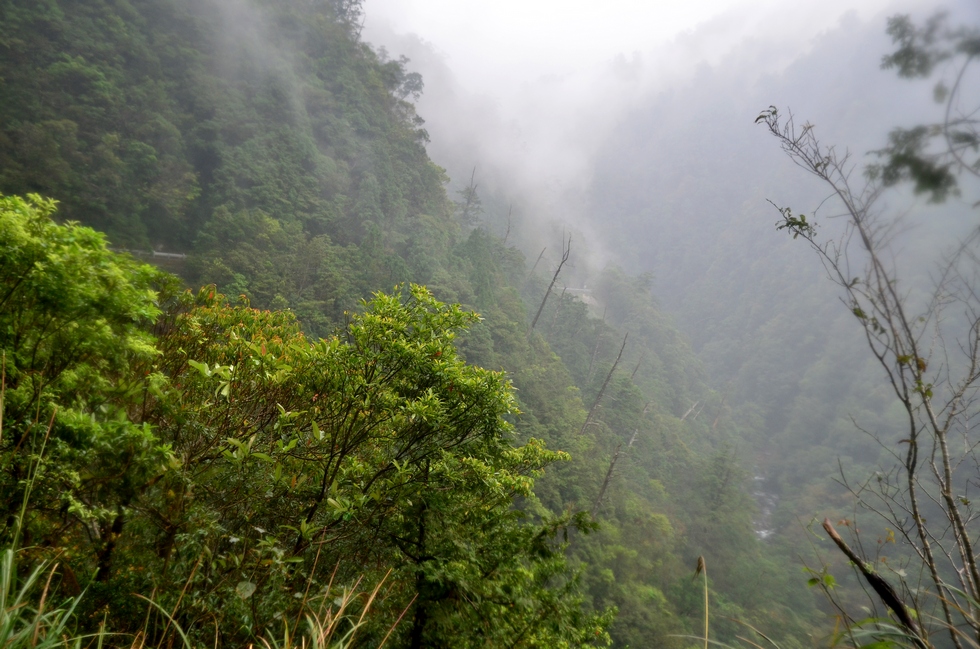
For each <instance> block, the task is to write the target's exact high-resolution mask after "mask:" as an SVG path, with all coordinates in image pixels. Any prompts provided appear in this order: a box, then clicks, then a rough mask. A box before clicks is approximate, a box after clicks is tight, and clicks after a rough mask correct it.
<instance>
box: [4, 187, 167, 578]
mask: <svg viewBox="0 0 980 649" xmlns="http://www.w3.org/2000/svg"><path fill="white" fill-rule="evenodd" d="M55 205H56V204H55V202H54V201H51V200H46V199H43V198H41V197H39V196H36V195H29V196H27V197H26V198H19V197H16V196H0V354H2V364H3V388H2V390H3V396H2V405H0V465H2V472H0V503H2V505H0V512H2V515H3V521H4V527H3V528H2V532H0V533H2V536H3V537H5V538H4V541H5V542H8V543H13V544H16V543H17V542H18V540H23V541H24V542H25V543H26V544H31V545H37V546H39V547H48V548H53V547H61V548H70V551H71V553H72V554H74V555H75V556H77V557H78V559H79V560H80V561H82V562H85V563H87V564H88V565H89V566H91V570H92V571H93V577H94V578H95V579H96V580H97V581H103V580H105V579H107V578H108V576H109V572H110V570H111V567H112V561H113V558H114V550H115V547H116V537H117V533H118V528H119V526H120V525H121V524H122V520H123V519H124V517H125V512H126V510H127V508H128V507H129V505H130V504H131V503H132V502H133V500H134V499H135V498H136V497H137V491H138V487H139V485H140V484H141V483H142V482H144V481H145V480H147V479H149V478H150V477H152V476H153V475H156V474H157V473H159V471H160V467H161V466H164V465H166V464H167V462H168V458H169V453H168V451H167V449H166V448H163V447H162V446H161V445H159V444H158V443H157V441H156V439H155V438H154V436H153V435H152V433H151V431H150V430H149V427H148V426H144V425H142V424H139V423H136V422H134V421H133V420H132V418H131V414H132V413H133V412H134V411H135V410H136V409H138V407H139V403H140V399H141V389H140V385H139V383H140V381H139V380H134V377H132V375H131V374H130V373H129V366H130V364H131V363H133V362H136V361H139V360H142V361H149V360H150V359H152V358H153V357H154V356H155V354H156V350H155V349H154V346H153V340H152V336H150V334H149V332H148V331H147V327H148V325H149V323H151V322H153V321H154V320H155V319H156V317H157V316H158V315H159V314H160V309H159V307H158V305H157V295H158V294H157V291H156V290H154V289H157V288H161V287H163V288H172V286H173V284H172V282H170V281H169V280H168V279H167V278H166V276H165V275H164V274H163V273H161V272H159V271H157V270H156V269H154V268H152V267H150V266H147V265H143V264H138V263H136V262H134V261H133V260H132V259H129V258H127V257H124V256H121V255H117V254H115V253H113V252H111V251H109V250H108V249H107V247H106V241H105V238H104V236H103V235H102V234H100V233H98V232H96V231H94V230H92V229H90V228H86V227H82V226H79V225H78V224H75V223H71V222H69V223H66V224H64V225H58V224H56V223H55V222H54V221H53V220H52V218H51V217H52V214H53V213H54V212H55ZM42 449H43V455H44V458H43V459H44V461H43V462H41V461H40V459H41V455H42ZM32 466H33V467H35V468H34V469H33V476H34V480H33V483H34V487H33V491H32V492H31V496H30V497H31V503H30V508H29V510H27V511H28V513H29V516H26V517H25V516H23V515H22V511H23V510H22V506H23V505H24V500H25V498H26V490H27V489H28V487H27V483H26V478H27V476H28V474H29V473H31V472H32V469H31V467H32ZM121 466H125V467H127V470H126V472H125V473H123V474H122V475H120V472H119V469H120V467H121ZM18 536H21V539H18Z"/></svg>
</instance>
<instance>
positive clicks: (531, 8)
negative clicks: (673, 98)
mask: <svg viewBox="0 0 980 649" xmlns="http://www.w3.org/2000/svg"><path fill="white" fill-rule="evenodd" d="M893 4H894V2H892V1H891V0H591V1H588V2H583V1H582V0H366V2H365V5H364V9H365V12H366V15H367V21H368V23H367V27H368V30H369V31H370V29H371V27H372V23H382V22H387V23H389V25H390V26H391V28H392V29H393V31H395V32H399V33H415V34H417V35H418V36H420V37H421V38H422V39H424V40H426V41H428V42H430V43H432V44H433V45H434V46H435V47H436V49H438V50H440V51H442V52H444V53H445V54H446V56H447V62H448V63H449V66H450V67H451V68H453V70H454V71H455V72H456V74H457V76H458V77H459V78H461V79H473V78H474V77H480V76H484V77H488V79H487V81H491V82H494V81H500V80H503V79H514V80H517V81H527V80H533V79H535V78H537V77H540V76H542V75H548V74H558V75H564V74H568V73H576V72H581V71H582V70H583V68H591V67H593V66H596V65H601V64H603V63H607V62H609V61H610V60H612V59H613V58H614V57H615V56H616V55H617V54H623V55H625V56H626V57H627V58H630V57H632V55H633V53H634V52H641V53H647V52H650V51H652V50H654V49H656V48H658V47H659V46H663V45H665V44H666V43H667V42H669V41H670V40H671V39H673V38H674V37H676V36H678V35H679V34H682V33H684V32H688V31H693V30H694V29H695V28H697V27H698V26H699V25H702V24H703V23H705V22H708V21H712V20H713V19H714V22H715V23H720V27H721V28H722V29H725V30H726V31H729V32H730V33H729V34H726V37H727V38H725V39H724V40H728V41H729V42H730V41H731V39H732V38H734V37H736V36H738V37H741V36H748V35H756V36H757V35H759V32H758V31H756V30H763V29H767V28H768V29H771V28H774V27H775V26H776V25H778V28H779V33H778V34H772V36H774V37H777V38H779V39H780V40H782V39H787V38H789V39H794V38H795V39H796V40H797V42H800V43H805V42H806V41H808V40H809V39H811V38H812V37H813V36H815V35H816V34H817V33H819V32H820V31H821V30H825V29H828V28H830V27H832V26H833V25H835V24H836V23H837V21H838V20H839V19H840V16H841V15H842V14H844V13H845V12H847V11H855V12H856V13H857V14H858V16H859V17H860V18H867V17H869V16H871V15H873V14H875V13H877V12H879V11H881V10H882V9H884V8H885V7H887V6H889V5H893ZM918 4H921V3H918ZM719 19H720V20H719ZM736 32H737V33H738V34H737V35H736ZM753 32H755V33H753ZM474 85H480V84H479V83H478V82H477V83H476V84H474ZM474 89H475V88H474ZM480 89H481V90H483V88H480Z"/></svg>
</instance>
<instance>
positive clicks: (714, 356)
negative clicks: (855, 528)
mask: <svg viewBox="0 0 980 649" xmlns="http://www.w3.org/2000/svg"><path fill="white" fill-rule="evenodd" d="M660 4H661V3H655V4H654V3H639V2H627V1H625V0H624V1H622V2H616V3H605V4H603V5H601V6H599V5H588V6H579V7H576V8H569V6H568V4H567V3H563V4H560V5H559V4H558V3H546V2H539V3H535V4H534V5H533V7H534V8H533V9H528V8H527V7H525V6H524V5H518V4H517V3H511V2H494V3H490V2H487V3H450V2H422V1H421V0H417V1H415V2H394V0H374V1H373V2H371V3H369V4H367V5H366V7H365V9H366V12H367V20H366V24H365V28H364V31H363V38H364V39H365V40H366V41H368V42H369V43H372V44H374V45H375V46H376V47H383V48H385V50H386V51H387V52H388V53H389V55H390V56H393V57H397V56H402V55H404V56H406V57H408V58H409V59H410V60H411V61H410V63H408V67H409V69H411V70H415V71H418V72H420V73H421V74H422V75H423V77H424V79H425V93H424V94H423V96H422V97H421V99H420V100H419V101H418V102H417V109H418V112H419V113H420V115H421V116H422V117H423V118H424V119H426V120H427V125H426V128H427V129H428V131H429V134H430V136H431V142H430V145H429V153H430V155H431V156H432V158H433V159H434V160H435V161H436V162H437V163H438V164H440V165H442V166H444V167H445V168H446V169H447V171H448V172H449V175H450V177H451V182H450V192H451V195H454V194H453V192H455V191H458V190H459V189H460V188H461V187H463V186H465V185H466V183H467V182H468V181H469V178H470V175H471V174H473V177H474V179H475V182H476V183H477V184H478V187H479V192H480V194H481V196H482V197H483V200H484V207H485V215H484V217H485V226H486V227H487V228H489V229H491V230H493V231H496V232H497V233H498V234H501V235H503V233H504V232H505V231H506V229H507V228H514V229H516V230H517V236H515V237H514V240H516V241H519V242H521V244H520V245H522V246H523V247H524V252H525V254H526V255H527V256H528V257H530V258H532V259H533V258H534V257H535V256H536V255H537V253H538V251H540V249H541V248H542V247H544V246H548V247H549V251H557V250H558V248H559V246H558V241H559V238H560V236H561V234H562V231H566V230H569V231H572V232H574V233H575V234H576V235H577V238H576V243H575V252H574V261H575V265H574V268H573V269H572V270H571V272H568V273H567V275H566V276H565V281H566V282H567V283H568V285H569V286H581V285H582V284H586V283H588V282H589V281H590V279H591V278H592V277H594V275H595V273H596V272H597V271H598V270H600V269H601V268H603V267H605V266H606V265H609V264H614V265H617V266H619V267H621V268H623V269H624V270H626V271H627V272H630V273H634V274H638V273H649V274H650V276H651V277H652V291H653V294H654V296H655V299H656V300H657V301H658V302H659V303H660V304H661V305H663V306H664V307H665V308H666V310H667V311H668V312H669V313H670V314H671V315H672V317H673V318H674V319H675V320H676V322H677V324H678V325H679V327H680V329H681V330H682V331H683V333H684V334H685V335H686V336H687V337H688V338H689V339H690V341H691V344H692V346H693V348H694V349H695V350H696V351H697V352H698V353H699V355H700V356H701V359H702V361H703V362H704V364H705V367H706V368H707V370H708V373H709V375H710V376H711V379H712V384H713V386H714V387H715V388H716V389H718V390H721V391H723V392H724V393H725V394H726V395H731V398H732V400H733V402H736V403H739V402H741V403H752V404H756V405H757V406H759V407H760V411H759V412H760V413H761V414H760V416H761V417H762V418H763V419H764V421H765V424H764V426H761V427H760V430H759V431H758V439H757V441H756V442H755V443H757V444H761V445H762V446H765V447H766V448H769V449H772V448H776V447H778V446H779V444H780V443H783V444H784V446H783V447H782V451H780V452H781V453H782V460H781V462H780V468H779V470H777V469H776V468H774V467H770V468H768V469H765V468H764V469H763V470H764V471H770V473H769V476H770V477H772V478H774V480H773V482H774V483H779V481H780V473H779V472H780V471H782V475H783V476H784V478H783V480H784V482H782V483H781V486H780V487H779V488H781V489H791V488H793V487H792V486H791V485H794V484H796V483H798V482H800V481H801V480H802V481H803V482H805V481H806V480H807V478H806V477H805V476H807V475H809V473H808V472H811V473H813V475H810V477H811V478H814V477H816V474H820V475H821V476H822V475H825V474H826V472H827V471H829V470H830V469H828V468H827V467H826V466H823V467H821V468H815V465H814V464H813V463H812V462H810V461H803V460H800V464H799V465H795V462H796V461H795V460H794V459H793V453H794V452H796V451H794V450H792V449H796V448H803V447H805V446H806V444H807V443H812V442H805V441H804V440H806V439H810V440H817V439H820V440H824V437H823V436H824V435H826V434H827V431H828V430H830V429H833V428H834V426H837V427H838V428H839V429H841V430H842V431H843V427H841V426H840V425H839V424H835V421H838V419H835V418H839V420H844V419H847V418H848V417H849V416H850V413H851V412H853V410H851V411H849V410H847V408H861V407H863V405H859V404H858V402H853V403H851V404H850V405H846V404H845V401H846V399H845V397H843V396H838V397H835V398H834V399H830V398H828V399H825V400H820V399H809V397H808V399H809V400H808V399H802V398H800V399H798V398H797V397H798V396H799V395H809V394H811V392H814V391H815V392H819V391H820V390H823V389H827V388H828V386H834V387H833V389H835V390H837V391H838V392H837V394H839V395H843V394H846V393H847V391H848V388H847V386H853V385H858V384H860V383H861V382H862V381H863V382H864V385H868V384H871V383H873V382H874V381H875V380H876V378H875V377H877V374H876V373H875V370H874V369H873V368H872V369H870V370H869V369H868V368H867V367H864V366H862V365H861V362H862V361H860V360H857V359H864V358H865V355H864V350H863V349H862V346H863V342H862V341H861V340H860V338H859V336H860V330H859V328H858V327H855V326H854V323H853V317H852V316H850V315H849V312H848V310H847V309H842V308H841V305H840V303H839V301H838V300H837V299H836V294H835V292H834V290H833V287H832V285H831V284H830V283H829V282H827V280H826V275H825V272H824V270H823V268H822V267H821V265H820V263H819V262H818V260H817V259H816V258H815V257H814V256H813V255H812V254H811V251H810V250H808V249H807V248H806V246H801V245H797V244H798V242H794V241H791V240H790V238H789V237H786V236H785V235H784V234H783V233H777V232H776V231H775V228H774V227H773V224H774V223H775V221H776V220H777V213H776V212H775V209H774V207H773V205H771V204H769V202H768V201H772V202H773V203H776V204H778V205H781V206H786V205H789V206H792V207H793V208H794V209H795V210H797V211H800V212H805V213H814V211H815V213H816V214H817V218H818V220H820V222H821V223H822V224H823V223H826V224H827V228H828V230H827V231H826V232H827V233H833V231H834V228H835V227H837V226H836V225H835V222H834V221H833V219H829V220H828V219H827V218H825V217H829V216H832V215H833V214H834V213H835V212H836V211H837V210H838V209H839V208H838V207H837V206H836V205H835V204H834V203H833V202H829V203H823V202H822V201H823V199H824V198H826V193H827V189H826V188H825V187H823V186H821V185H820V184H819V183H818V182H817V181H815V180H814V179H812V178H810V177H808V176H807V174H806V173H805V172H804V171H802V170H800V169H799V168H797V167H795V166H794V165H793V164H792V163H791V162H790V161H789V160H787V159H786V157H785V156H784V155H783V154H782V153H781V151H780V150H779V147H778V144H777V143H776V142H775V141H774V140H773V139H772V137H771V136H769V135H768V133H766V131H765V129H764V128H762V127H761V126H759V125H757V124H755V123H754V119H755V117H756V116H757V115H758V114H759V111H760V110H762V109H765V108H766V107H768V106H769V105H770V104H772V105H776V106H778V107H779V109H780V110H781V111H783V112H784V114H785V113H788V112H789V111H792V112H793V113H794V114H795V115H796V116H797V118H798V121H799V123H800V124H803V123H810V124H813V125H815V128H816V132H817V133H818V134H819V136H820V138H821V139H822V141H823V142H825V143H827V144H834V145H836V146H837V150H838V151H841V152H844V151H848V152H850V154H851V156H852V158H851V160H852V161H853V162H854V163H855V165H856V168H857V169H858V170H860V168H861V167H863V165H864V164H865V163H867V162H869V161H871V160H872V159H873V155H870V154H869V152H871V151H873V150H875V149H877V148H880V147H881V146H883V145H884V143H885V142H886V140H887V136H888V133H889V131H890V130H891V129H892V128H894V127H896V126H911V125H913V124H918V123H927V122H930V121H935V120H937V119H939V118H938V117H937V115H938V114H939V107H938V106H937V105H936V104H935V103H934V101H933V99H932V84H933V83H934V82H935V80H916V81H909V80H902V79H899V78H897V76H896V75H895V73H894V71H888V70H881V68H880V62H881V59H882V56H883V55H885V54H887V53H888V52H890V51H891V48H892V43H891V40H890V38H889V36H888V35H887V34H886V33H885V27H886V21H887V18H888V17H889V16H892V15H894V14H896V13H910V14H911V15H912V16H913V18H916V19H919V20H921V19H923V18H925V17H927V16H929V15H931V14H932V13H934V12H935V11H936V10H937V9H940V8H945V9H948V10H949V12H950V16H951V23H952V24H954V25H955V24H977V22H980V5H978V4H977V3H976V2H974V1H973V0H961V1H959V2H953V3H947V4H945V5H942V6H940V5H937V4H936V3H935V2H927V1H916V0H900V1H898V2H888V1H884V0H882V1H868V2H864V1H863V2H846V1H833V0H832V1H827V2H805V3H793V4H792V7H791V8H790V5H789V4H788V3H785V2H762V1H759V2H707V1H706V2H699V3H686V4H685V5H684V7H685V8H684V9H683V10H681V9H680V8H679V7H676V6H673V5H672V7H673V8H672V9H670V10H664V9H662V8H661V7H660V6H659V5H660ZM939 72H940V73H946V74H948V73H949V70H943V69H941V70H939ZM977 198H980V192H977V191H976V188H975V187H964V195H963V196H962V197H960V198H954V199H953V200H952V201H950V202H948V203H947V204H945V205H944V206H942V208H936V207H935V206H931V205H929V204H928V203H927V201H926V200H925V199H924V198H922V197H915V196H912V195H910V193H909V192H907V191H901V190H899V191H896V192H892V193H891V194H889V195H886V196H885V198H884V201H883V202H882V204H881V207H882V209H884V210H891V211H892V212H893V213H896V214H899V215H901V216H902V217H903V218H905V219H906V223H904V224H903V227H902V228H901V229H900V232H901V233H902V234H901V236H899V237H897V238H896V240H895V241H894V248H893V253H892V254H893V260H894V262H895V264H896V265H897V266H898V267H899V271H900V275H901V276H902V278H903V281H906V282H907V283H906V284H905V286H906V287H909V288H910V290H911V289H914V288H915V287H921V286H924V285H925V283H926V282H928V280H929V277H930V273H931V271H932V270H933V269H934V267H935V266H934V260H935V259H937V258H938V257H939V256H940V251H941V250H943V249H945V248H946V247H948V246H949V245H950V244H952V243H954V242H955V241H956V239H957V237H958V236H959V234H960V233H962V232H965V231H966V230H967V229H968V228H969V227H972V225H973V224H975V222H976V213H975V210H973V209H972V203H973V202H974V201H976V200H977ZM511 210H513V215H512V217H511V218H510V219H508V216H507V215H508V214H509V213H510V211H511ZM551 254H552V253H551V252H549V254H548V255H546V256H545V259H549V255H551ZM550 261H551V263H552V265H554V264H555V263H556V260H555V259H554V258H551V259H550ZM915 290H917V289H915ZM845 367H847V368H849V369H848V370H846V371H845V370H843V368H845ZM869 377H870V378H869ZM842 386H843V387H842ZM726 398H727V397H726ZM835 399H836V400H835ZM804 402H807V403H809V402H812V403H813V404H817V405H813V406H804V405H801V404H804ZM856 404H858V405H856ZM753 407H755V406H753ZM807 408H811V410H807ZM858 419H860V417H858ZM849 430H850V432H846V433H845V432H842V433H841V435H842V437H841V438H840V440H839V441H836V442H834V443H833V444H832V443H829V442H827V441H826V440H824V441H821V442H818V444H822V445H824V446H825V447H827V448H829V447H831V446H834V444H841V446H836V447H834V451H833V452H829V453H828V455H827V457H828V461H829V459H830V458H832V457H833V456H834V455H837V454H847V453H854V454H855V455H860V454H861V453H865V454H867V450H866V449H865V450H861V449H859V448H858V446H856V444H859V443H858V442H855V441H854V439H855V437H854V436H853V435H851V432H852V430H851V429H849ZM780 440H781V441H780ZM751 444H752V442H750V445H751ZM821 472H824V473H821ZM777 519H778V515H777ZM786 522H787V521H781V522H780V521H778V520H777V523H781V524H786Z"/></svg>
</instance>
